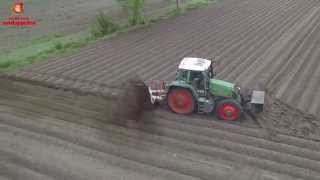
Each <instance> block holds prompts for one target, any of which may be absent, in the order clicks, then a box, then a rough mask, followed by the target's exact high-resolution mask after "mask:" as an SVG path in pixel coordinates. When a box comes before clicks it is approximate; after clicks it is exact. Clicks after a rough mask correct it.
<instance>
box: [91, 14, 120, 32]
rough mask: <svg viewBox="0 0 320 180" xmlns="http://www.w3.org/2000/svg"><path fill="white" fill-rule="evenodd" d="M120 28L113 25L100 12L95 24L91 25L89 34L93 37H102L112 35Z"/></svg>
mask: <svg viewBox="0 0 320 180" xmlns="http://www.w3.org/2000/svg"><path fill="white" fill-rule="evenodd" d="M119 28H120V26H119V25H117V24H115V23H114V22H113V21H112V19H111V18H110V17H108V16H106V15H105V14H104V13H102V12H100V13H99V15H98V16H97V22H96V24H95V25H93V27H92V30H91V33H92V35H93V37H96V38H98V37H102V36H105V35H108V34H112V33H114V32H116V31H117V30H119Z"/></svg>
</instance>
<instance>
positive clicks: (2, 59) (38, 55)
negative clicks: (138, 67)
mask: <svg viewBox="0 0 320 180" xmlns="http://www.w3.org/2000/svg"><path fill="white" fill-rule="evenodd" d="M216 1H217V0H191V1H188V2H186V3H183V4H181V6H180V8H179V9H176V8H175V6H174V5H172V7H170V8H169V10H168V11H167V13H166V14H165V15H163V16H158V17H152V18H149V19H148V20H147V21H146V23H145V24H140V25H137V26H131V25H129V24H124V25H117V24H115V23H114V22H113V21H112V20H111V18H109V17H107V16H105V15H104V14H102V13H100V14H99V15H98V16H97V20H96V23H95V24H94V25H93V26H92V27H91V29H90V30H87V31H84V32H79V33H76V34H72V35H68V36H61V35H57V34H55V35H51V36H42V37H39V38H35V39H34V40H32V41H31V42H30V43H28V44H26V45H25V46H20V47H19V48H17V49H15V50H12V51H10V52H7V53H3V54H0V72H5V73H7V72H13V71H15V70H17V69H20V68H22V67H25V66H28V65H30V64H33V63H35V62H39V61H44V60H47V59H49V58H51V57H56V56H62V55H65V54H66V53H74V52H75V51H78V50H79V49H80V48H81V47H84V46H86V45H88V44H91V43H94V42H96V41H97V40H99V39H107V38H110V37H113V36H117V35H119V34H122V33H126V32H128V31H130V30H132V29H136V28H141V27H145V26H148V25H150V24H153V23H156V22H157V21H159V20H163V19H167V18H172V17H176V16H179V15H181V14H183V13H185V12H187V11H189V10H191V9H195V8H199V7H203V6H206V5H208V4H209V3H213V2H216ZM173 4H174V3H173Z"/></svg>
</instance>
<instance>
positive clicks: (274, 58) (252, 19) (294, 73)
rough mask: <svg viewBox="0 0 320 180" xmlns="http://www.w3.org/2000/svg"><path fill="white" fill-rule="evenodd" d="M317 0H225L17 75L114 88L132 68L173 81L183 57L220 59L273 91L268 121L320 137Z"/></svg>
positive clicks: (245, 80) (231, 73)
mask: <svg viewBox="0 0 320 180" xmlns="http://www.w3.org/2000/svg"><path fill="white" fill-rule="evenodd" d="M319 4H320V3H319V1H317V0H298V1H297V0H289V1H288V0H271V1H263V0H241V1H234V0H226V1H223V2H220V3H218V4H216V5H215V6H211V7H208V8H203V9H201V10H195V11H192V12H190V13H188V14H186V15H183V16H181V17H178V18H175V19H169V20H166V21H163V22H161V23H158V24H156V25H152V26H149V27H147V28H143V29H139V30H135V31H133V32H130V33H128V34H126V35H123V36H121V37H116V38H113V39H111V40H106V41H100V42H98V43H97V44H95V45H92V46H89V47H86V48H84V49H82V50H81V52H80V53H77V54H74V55H71V56H67V57H64V58H58V59H51V60H49V61H46V62H43V63H39V64H35V65H34V66H31V67H28V68H25V69H23V70H21V71H20V72H18V73H17V74H16V75H17V76H18V77H22V78H27V79H32V80H36V81H41V82H47V83H50V84H54V85H59V86H62V87H66V88H73V89H86V90H88V91H100V90H99V89H101V91H107V92H108V91H109V93H111V94H112V91H116V89H117V88H119V87H121V83H122V82H124V81H125V80H126V78H128V77H130V76H131V75H132V74H133V73H137V74H139V75H140V76H142V77H143V78H144V79H145V80H152V79H164V80H172V79H173V78H174V76H175V72H176V69H177V65H178V63H179V61H180V60H181V59H182V58H183V57H185V56H197V57H204V58H210V57H216V61H217V71H218V72H217V73H218V78H221V79H224V80H227V81H231V82H235V83H238V84H240V85H241V86H242V87H245V88H256V87H257V86H259V87H260V88H262V89H264V90H266V91H267V95H268V98H267V102H266V103H267V105H266V111H265V112H266V113H264V114H263V115H262V116H261V119H263V121H262V122H263V126H265V127H267V128H270V129H280V130H281V131H283V132H284V131H285V132H287V133H290V134H294V135H298V136H304V137H309V138H312V139H320V138H319V137H320V131H319V130H320V121H319V118H318V117H319V116H320V82H319V80H320V78H319V77H320V65H319V63H320V61H319V56H320V47H319V40H320V36H319V28H320V23H319V19H320V6H319Z"/></svg>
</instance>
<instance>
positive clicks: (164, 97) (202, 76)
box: [148, 57, 265, 121]
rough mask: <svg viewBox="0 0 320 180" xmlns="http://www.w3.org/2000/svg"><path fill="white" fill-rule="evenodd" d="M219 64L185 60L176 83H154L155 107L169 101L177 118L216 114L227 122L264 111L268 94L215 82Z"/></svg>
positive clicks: (180, 66)
mask: <svg viewBox="0 0 320 180" xmlns="http://www.w3.org/2000/svg"><path fill="white" fill-rule="evenodd" d="M215 75H216V72H215V63H214V61H210V60H207V59H201V58H190V57H187V58H184V59H183V60H182V61H181V62H180V64H179V67H178V70H177V74H176V79H175V80H174V81H173V82H164V81H151V82H150V83H149V84H150V85H149V86H148V90H149V96H150V99H151V102H152V104H157V103H159V102H163V101H166V102H167V105H168V107H169V109H170V110H171V111H173V112H175V113H177V114H191V113H194V112H196V113H207V114H209V113H212V112H214V113H215V114H216V116H217V117H218V118H219V119H222V120H226V121H236V120H239V119H240V117H241V115H242V114H243V112H248V113H249V114H250V115H254V114H256V113H258V112H261V111H262V110H263V104H264V95H265V93H264V91H257V90H253V91H249V92H248V91H246V92H242V91H241V88H240V87H238V86H236V85H235V84H233V83H230V82H226V81H223V80H218V79H216V78H215Z"/></svg>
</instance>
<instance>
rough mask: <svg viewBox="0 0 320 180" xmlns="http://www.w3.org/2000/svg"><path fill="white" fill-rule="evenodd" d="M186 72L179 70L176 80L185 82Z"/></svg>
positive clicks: (186, 78)
mask: <svg viewBox="0 0 320 180" xmlns="http://www.w3.org/2000/svg"><path fill="white" fill-rule="evenodd" d="M188 72H189V71H187V70H184V69H179V70H178V72H177V78H176V79H177V80H181V81H186V82H187V80H188Z"/></svg>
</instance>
